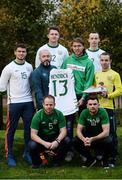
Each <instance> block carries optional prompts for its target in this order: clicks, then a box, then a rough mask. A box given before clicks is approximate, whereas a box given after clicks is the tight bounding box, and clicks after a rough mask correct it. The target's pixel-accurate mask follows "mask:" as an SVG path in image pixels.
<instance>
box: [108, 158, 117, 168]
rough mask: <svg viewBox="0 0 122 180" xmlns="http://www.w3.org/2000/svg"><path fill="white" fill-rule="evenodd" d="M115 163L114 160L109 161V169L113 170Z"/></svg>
mask: <svg viewBox="0 0 122 180" xmlns="http://www.w3.org/2000/svg"><path fill="white" fill-rule="evenodd" d="M115 162H116V159H115V158H112V159H110V160H109V167H111V168H114V167H115Z"/></svg>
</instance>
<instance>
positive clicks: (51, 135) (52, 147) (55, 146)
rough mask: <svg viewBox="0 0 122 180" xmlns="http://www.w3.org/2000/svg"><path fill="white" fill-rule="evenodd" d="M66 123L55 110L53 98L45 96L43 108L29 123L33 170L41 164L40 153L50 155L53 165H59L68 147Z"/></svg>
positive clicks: (60, 113)
mask: <svg viewBox="0 0 122 180" xmlns="http://www.w3.org/2000/svg"><path fill="white" fill-rule="evenodd" d="M66 134H67V131H66V122H65V118H64V116H63V114H62V112H61V111H59V110H57V109H55V98H54V97H53V96H52V95H48V96H45V97H44V99H43V108H42V109H41V110H39V111H38V112H37V113H36V114H35V115H34V117H33V119H32V122H31V139H32V141H31V142H30V145H29V147H30V154H31V157H32V163H33V166H32V167H33V168H39V167H40V165H41V164H42V159H41V158H40V153H44V154H45V153H46V152H48V153H50V154H52V156H53V157H52V159H53V165H54V166H57V165H59V164H60V163H61V162H62V160H63V159H64V157H65V155H66V153H67V149H68V146H69V142H70V141H69V140H68V137H66Z"/></svg>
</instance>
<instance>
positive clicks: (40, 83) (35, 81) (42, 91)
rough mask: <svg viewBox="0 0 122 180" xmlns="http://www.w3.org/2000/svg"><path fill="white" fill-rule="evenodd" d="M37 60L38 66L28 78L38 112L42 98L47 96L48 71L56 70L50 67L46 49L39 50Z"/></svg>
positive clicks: (49, 56) (49, 58) (48, 54)
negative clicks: (38, 61) (38, 60)
mask: <svg viewBox="0 0 122 180" xmlns="http://www.w3.org/2000/svg"><path fill="white" fill-rule="evenodd" d="M39 59H40V65H39V67H38V68H36V69H35V70H34V71H33V72H32V74H31V78H30V82H31V88H32V90H33V91H34V94H35V98H36V105H37V109H38V110H39V109H41V108H42V100H43V97H44V96H47V95H48V94H49V76H50V71H51V70H52V69H53V68H56V67H55V66H52V65H50V62H51V59H52V58H51V54H50V52H49V51H48V50H47V49H42V50H40V52H39Z"/></svg>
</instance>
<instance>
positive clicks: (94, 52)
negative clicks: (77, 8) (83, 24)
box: [86, 32, 104, 72]
mask: <svg viewBox="0 0 122 180" xmlns="http://www.w3.org/2000/svg"><path fill="white" fill-rule="evenodd" d="M88 42H89V45H90V47H89V48H88V49H86V53H87V54H88V56H89V58H90V59H91V60H92V61H93V64H94V67H95V72H98V71H100V70H101V69H102V68H101V64H100V54H102V53H103V52H104V50H102V49H100V48H99V42H100V37H99V33H98V32H91V33H90V34H89V39H88Z"/></svg>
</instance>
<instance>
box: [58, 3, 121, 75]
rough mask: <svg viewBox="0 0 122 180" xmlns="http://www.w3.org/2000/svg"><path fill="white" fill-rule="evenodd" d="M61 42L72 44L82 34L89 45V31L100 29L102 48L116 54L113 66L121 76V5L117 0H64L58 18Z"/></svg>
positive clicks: (98, 30)
mask: <svg viewBox="0 0 122 180" xmlns="http://www.w3.org/2000/svg"><path fill="white" fill-rule="evenodd" d="M58 22H59V26H60V28H61V30H62V34H63V37H65V38H62V41H63V42H64V43H65V44H66V45H67V46H70V44H69V42H70V41H71V40H72V38H73V37H76V36H80V37H82V38H83V39H84V41H85V44H86V47H88V42H87V38H88V34H89V33H90V32H93V31H97V32H99V34H100V37H101V48H103V49H104V50H106V51H108V52H110V53H112V54H113V66H114V68H115V69H116V70H117V71H119V72H120V73H121V75H122V63H121V60H120V59H121V58H122V4H121V3H120V1H116V0H82V1H81V0H75V1H74V0H68V1H67V0H63V1H62V2H61V4H60V14H59V17H58Z"/></svg>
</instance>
